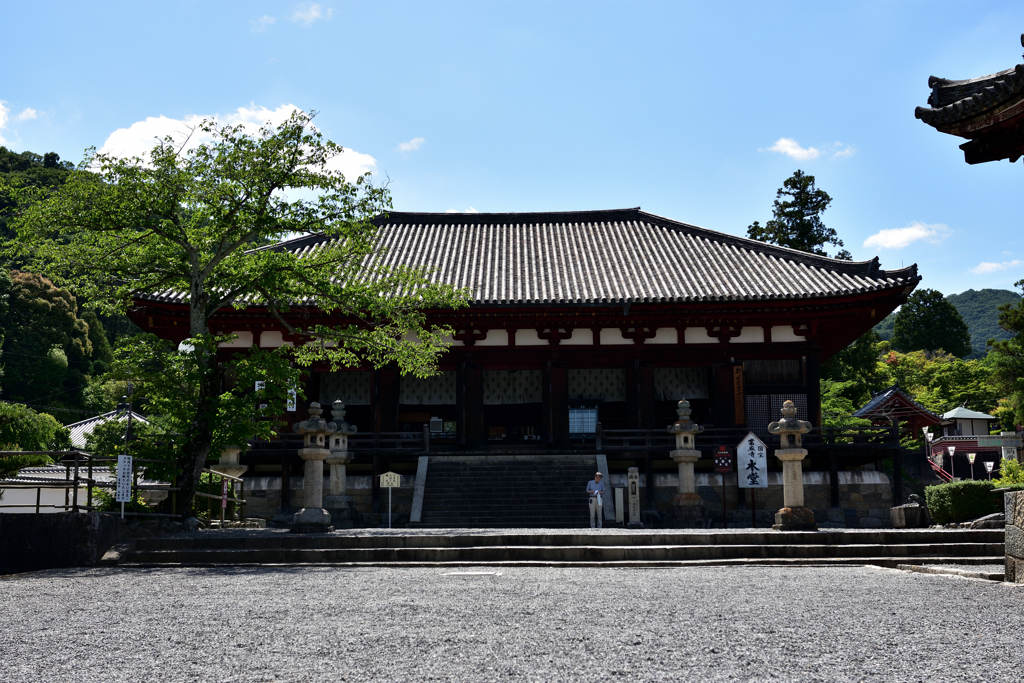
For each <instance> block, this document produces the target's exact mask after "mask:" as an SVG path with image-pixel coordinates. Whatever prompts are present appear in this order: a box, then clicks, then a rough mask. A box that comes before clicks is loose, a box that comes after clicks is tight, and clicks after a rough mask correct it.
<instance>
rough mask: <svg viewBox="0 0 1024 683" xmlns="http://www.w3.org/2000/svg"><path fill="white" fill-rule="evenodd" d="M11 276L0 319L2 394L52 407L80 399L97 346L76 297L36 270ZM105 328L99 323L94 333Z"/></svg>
mask: <svg viewBox="0 0 1024 683" xmlns="http://www.w3.org/2000/svg"><path fill="white" fill-rule="evenodd" d="M10 277H11V283H12V286H11V290H10V294H9V299H8V310H7V315H5V316H4V317H3V319H2V321H0V327H3V329H4V330H5V335H4V337H5V338H4V343H3V357H4V364H5V366H6V373H7V378H8V381H7V382H6V383H5V384H4V387H3V396H4V398H5V399H7V400H10V401H16V402H19V403H29V404H33V405H36V404H39V405H46V406H53V407H60V406H68V405H71V406H78V405H81V396H82V390H83V389H84V388H85V385H86V383H87V381H88V376H89V375H90V374H91V371H92V369H91V358H92V353H93V346H92V342H91V341H90V330H89V325H88V324H87V323H86V322H85V321H84V320H82V319H81V318H79V317H78V315H77V310H78V304H77V302H76V301H75V297H74V296H72V295H71V293H70V292H68V291H67V290H66V289H61V288H59V287H57V286H55V285H54V284H53V283H52V282H51V281H50V280H48V279H46V278H44V277H41V276H40V275H37V274H35V273H24V272H21V271H14V272H12V273H11V274H10ZM102 333H103V330H102V328H100V329H98V330H97V331H96V332H94V335H95V334H99V335H102Z"/></svg>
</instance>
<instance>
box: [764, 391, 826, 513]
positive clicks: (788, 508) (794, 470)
mask: <svg viewBox="0 0 1024 683" xmlns="http://www.w3.org/2000/svg"><path fill="white" fill-rule="evenodd" d="M768 431H769V432H770V433H772V434H778V435H779V445H780V446H781V448H778V449H776V451H775V457H777V458H778V459H779V460H781V461H782V487H783V489H782V500H783V505H784V506H785V507H783V508H782V509H781V510H779V511H778V512H776V513H775V524H774V525H772V528H773V529H775V530H776V531H817V530H818V525H817V524H816V523H815V522H814V513H813V512H811V511H810V510H809V509H807V508H806V507H804V467H803V459H804V458H805V457H807V449H805V448H802V447H801V446H802V444H801V436H802V435H804V434H806V433H807V432H809V431H811V423H810V422H807V421H806V420H798V419H796V406H795V405H793V402H792V401H786V402H785V403H783V404H782V419H781V420H779V421H778V422H772V423H771V424H769V425H768Z"/></svg>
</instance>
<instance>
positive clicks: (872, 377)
mask: <svg viewBox="0 0 1024 683" xmlns="http://www.w3.org/2000/svg"><path fill="white" fill-rule="evenodd" d="M881 341H882V340H881V338H880V337H879V336H878V333H877V332H875V331H874V330H868V331H867V332H865V333H864V334H862V335H861V336H860V337H858V338H857V340H856V341H854V342H853V343H852V344H850V345H849V346H847V347H846V348H845V349H843V350H842V351H840V352H839V353H837V354H835V355H834V356H832V357H831V358H829V359H828V360H826V361H825V362H823V363H822V364H821V381H822V383H823V384H822V392H824V390H825V388H824V382H832V383H833V384H834V385H835V384H842V387H841V389H839V390H838V391H842V395H843V396H844V397H845V398H847V399H848V400H850V401H851V402H852V403H853V405H854V406H861V405H863V404H864V403H866V402H867V401H868V399H870V398H871V392H872V391H875V390H878V389H881V388H882V387H883V386H884V382H885V379H884V373H882V372H881V370H880V368H879V355H880V349H879V343H880V342H881ZM822 395H824V393H822Z"/></svg>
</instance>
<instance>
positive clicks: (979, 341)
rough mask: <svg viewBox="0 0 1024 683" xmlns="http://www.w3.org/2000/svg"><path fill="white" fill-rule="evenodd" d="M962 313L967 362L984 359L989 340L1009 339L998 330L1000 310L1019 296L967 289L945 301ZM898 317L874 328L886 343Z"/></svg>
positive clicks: (1016, 300)
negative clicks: (968, 335)
mask: <svg viewBox="0 0 1024 683" xmlns="http://www.w3.org/2000/svg"><path fill="white" fill-rule="evenodd" d="M946 300H947V301H949V303H951V304H953V306H954V307H955V308H956V310H957V311H958V312H959V313H960V317H961V318H963V319H964V322H965V323H967V327H968V328H969V329H970V331H971V353H970V355H968V356H966V358H971V359H977V358H984V357H985V353H986V350H985V342H986V341H988V340H989V339H1009V337H1010V336H1009V335H1008V334H1007V333H1006V332H1005V331H1004V330H1003V329H1002V328H1001V327H999V310H998V308H999V306H1001V305H1003V304H1011V305H1012V304H1016V303H1017V302H1018V301H1020V294H1017V292H1014V291H1012V290H1009V289H977V290H975V289H968V290H967V291H966V292H961V293H960V294H950V295H949V296H947V297H946ZM895 321H896V313H890V314H889V315H887V316H885V318H884V319H883V320H882V322H880V323H878V324H877V325H875V327H874V329H875V332H877V333H878V336H879V337H881V338H882V339H884V340H888V339H891V338H892V333H893V324H894V323H895Z"/></svg>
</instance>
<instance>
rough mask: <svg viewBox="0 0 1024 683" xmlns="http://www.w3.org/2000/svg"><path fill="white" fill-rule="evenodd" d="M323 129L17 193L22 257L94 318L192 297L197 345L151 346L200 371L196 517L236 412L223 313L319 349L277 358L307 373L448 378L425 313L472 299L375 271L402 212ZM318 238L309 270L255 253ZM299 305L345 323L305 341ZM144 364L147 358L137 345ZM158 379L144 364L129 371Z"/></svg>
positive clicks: (184, 153)
mask: <svg viewBox="0 0 1024 683" xmlns="http://www.w3.org/2000/svg"><path fill="white" fill-rule="evenodd" d="M311 120H312V114H306V113H302V112H296V113H294V114H293V115H292V116H291V117H290V118H289V120H288V121H286V122H285V123H283V124H281V125H279V126H277V127H270V126H269V125H268V126H266V127H263V128H261V129H260V130H259V132H258V133H255V134H250V133H249V132H247V131H246V130H245V129H244V128H243V127H242V126H217V125H214V124H212V123H209V122H204V123H202V124H201V125H200V126H199V129H198V130H196V131H194V132H193V133H194V134H195V135H197V136H206V137H207V138H208V139H209V140H210V141H209V142H205V143H202V144H193V145H190V144H187V143H185V142H183V141H182V140H176V139H173V138H170V137H169V138H167V139H164V140H162V141H160V142H159V143H158V144H157V145H156V146H155V147H154V148H153V149H152V151H151V152H150V153H149V159H148V160H146V161H143V160H142V159H138V158H133V159H119V158H115V157H112V156H109V155H105V154H98V153H92V154H91V155H90V156H89V157H88V158H87V159H86V161H85V162H84V163H83V165H82V166H81V167H80V169H79V170H77V171H75V172H73V173H72V174H71V175H70V177H69V178H68V180H67V181H66V182H65V183H64V185H63V186H61V187H60V188H59V189H57V190H56V191H54V192H51V193H46V192H41V191H28V190H27V189H22V190H18V191H17V193H16V195H17V199H18V202H19V213H18V216H17V218H16V219H15V221H14V223H15V226H16V228H17V230H18V236H19V240H20V244H19V245H18V247H19V249H18V251H17V252H16V253H17V254H19V255H21V256H22V257H24V258H28V259H29V260H30V263H31V266H32V267H33V268H35V269H39V270H42V271H45V272H47V273H48V274H49V275H50V276H51V277H53V278H54V279H55V280H56V281H57V282H58V283H60V284H62V285H64V286H68V287H71V288H73V289H74V290H75V291H76V293H78V294H80V295H81V296H82V297H83V298H84V300H86V301H87V302H89V304H91V305H95V306H99V307H101V308H102V309H103V310H104V311H105V312H107V313H111V312H117V313H121V312H123V311H124V310H125V307H126V305H127V304H128V302H130V301H131V300H132V297H133V296H134V295H135V294H136V293H139V292H156V291H161V290H174V291H178V292H181V293H182V294H184V295H186V299H185V300H186V301H187V305H188V309H189V325H190V333H191V335H192V336H191V338H190V340H189V341H188V344H189V346H187V347H185V348H184V349H183V350H181V351H179V350H178V349H176V348H174V349H171V348H167V347H166V346H160V345H159V342H157V341H156V340H154V339H152V338H150V339H149V341H148V342H144V343H147V344H149V345H150V346H151V347H152V350H151V351H150V353H151V354H152V355H153V356H154V358H152V359H150V361H147V362H148V363H149V364H150V366H152V367H161V366H164V367H166V366H169V365H172V364H174V363H180V364H183V365H187V364H191V367H192V368H193V370H192V371H191V372H192V375H191V379H190V380H189V381H190V382H193V383H194V390H193V391H190V392H187V393H186V394H184V395H183V396H182V397H179V399H178V400H179V403H180V404H181V405H182V408H183V409H184V408H185V407H186V403H187V410H188V412H187V415H185V414H184V413H182V414H181V417H179V418H178V420H177V422H178V423H179V424H181V432H180V433H179V434H177V437H176V438H177V439H178V442H179V443H181V450H180V451H179V457H178V466H179V468H180V469H181V475H182V476H181V480H180V482H181V486H182V489H183V491H182V494H183V498H184V500H185V503H186V504H188V503H190V502H191V499H192V497H193V495H194V492H195V489H196V486H197V484H198V482H199V475H200V471H201V469H202V467H203V466H204V464H205V462H206V460H207V458H208V457H210V456H211V449H212V448H213V447H214V445H215V444H216V442H217V440H218V438H220V437H219V436H218V435H219V434H224V433H225V432H226V431H227V428H226V427H225V424H224V422H223V420H224V419H225V418H224V416H225V414H230V413H231V411H230V410H227V411H225V409H224V402H225V401H230V400H233V399H231V398H225V392H224V387H225V386H226V382H227V380H228V379H229V378H228V376H227V375H226V372H227V369H226V368H225V367H224V366H223V365H221V364H219V363H218V362H217V359H216V342H217V339H216V338H214V337H213V336H212V335H211V334H210V328H209V321H210V319H211V317H212V316H214V315H215V314H216V313H217V312H218V311H221V310H223V309H224V308H228V307H232V306H235V307H238V308H241V307H245V306H261V307H265V308H266V310H267V311H268V313H269V314H270V315H272V316H275V317H276V318H277V319H278V320H279V322H280V324H281V325H282V326H284V327H286V328H287V329H289V330H290V331H291V332H293V333H295V334H298V335H300V336H304V337H305V338H306V339H308V340H310V341H314V342H319V343H312V344H305V343H304V344H299V345H296V346H297V348H296V349H295V350H294V351H289V350H288V349H287V348H285V349H281V350H280V351H279V352H277V353H278V354H280V355H283V354H287V353H293V354H294V358H295V359H296V360H297V362H299V363H300V364H308V363H310V362H312V361H313V360H314V359H324V360H326V361H328V362H329V363H330V364H331V365H332V366H333V367H338V366H343V365H353V364H355V363H359V362H361V361H363V360H366V361H368V362H370V363H373V364H375V365H378V366H379V365H383V364H386V363H391V362H394V363H397V365H398V366H399V368H400V370H401V371H402V372H404V373H414V374H417V375H421V376H422V375H429V374H431V373H433V372H435V371H436V362H437V358H438V357H439V355H440V354H441V353H443V352H444V350H445V349H446V348H447V342H446V341H445V335H447V334H450V333H451V330H450V329H448V328H446V327H443V326H432V325H428V324H427V322H426V318H425V315H424V312H423V311H424V309H427V308H439V307H447V306H457V305H464V304H465V301H466V298H467V296H466V294H465V293H464V292H461V291H458V290H455V289H454V288H452V287H449V286H446V285H438V284H435V283H432V282H431V281H430V274H429V273H426V272H424V271H422V270H418V269H410V268H403V269H393V268H389V267H386V266H384V265H382V263H381V260H379V259H378V260H375V259H374V258H373V257H374V253H373V250H374V248H375V247H374V244H375V242H374V239H373V238H374V234H375V232H376V226H375V223H374V222H373V218H374V217H375V216H377V215H379V214H380V213H381V212H383V211H386V210H387V209H388V208H390V195H389V193H388V192H387V189H386V188H382V187H375V186H374V185H372V184H371V183H370V182H369V178H368V177H367V176H364V177H360V178H358V179H357V180H356V181H355V182H354V183H351V182H348V181H347V180H346V179H345V178H344V176H343V175H342V174H341V173H339V172H337V171H334V170H331V168H330V167H329V162H330V161H331V159H332V158H334V157H336V156H337V155H339V154H340V153H341V152H342V148H341V147H340V146H338V145H336V144H334V143H333V142H330V141H326V140H324V139H323V138H322V136H321V134H320V133H319V131H317V130H316V129H315V128H314V127H313V126H312V123H311ZM87 167H88V168H91V169H92V172H90V171H87V170H86V168H87ZM311 194H312V195H314V198H309V196H310V195H311ZM308 233H316V234H321V235H323V236H324V237H325V238H326V239H325V240H324V242H322V243H321V244H320V245H318V248H317V249H316V250H313V251H310V252H305V253H303V254H301V255H298V254H292V253H290V252H288V251H287V250H284V249H279V248H254V247H258V246H260V245H267V244H272V243H275V242H278V241H280V240H282V239H284V238H286V237H288V236H291V235H296V234H308ZM295 302H303V303H302V305H303V306H307V305H308V306H316V307H317V308H318V309H319V310H320V311H322V312H324V313H329V314H330V315H331V319H333V320H338V321H341V322H340V323H339V324H337V325H334V326H328V325H311V326H309V327H306V328H297V327H294V326H293V325H292V324H291V323H290V322H289V320H288V318H287V317H286V315H285V314H286V313H287V312H288V311H289V309H290V308H291V307H292V306H294V305H295ZM327 342H331V343H327ZM141 343H143V342H140V344H141ZM130 355H131V357H132V358H139V357H143V356H145V353H142V352H141V351H140V349H139V348H138V347H137V346H136V347H134V349H133V350H132V352H131V354H130ZM183 356H184V357H187V362H186V360H183V359H182V358H183ZM261 358H262V359H267V358H268V356H265V355H264V356H262V357H261ZM145 369H146V368H145V366H144V365H143V364H136V366H135V367H134V368H131V367H130V368H128V372H129V374H131V373H133V372H141V371H143V370H145ZM145 376H148V375H143V377H145ZM142 390H143V387H140V391H142ZM238 422H239V424H237V425H235V426H234V427H232V429H233V428H236V427H237V429H239V430H241V431H239V432H238V433H236V434H235V435H233V436H231V438H232V439H238V440H241V438H242V436H244V435H245V433H246V432H247V433H250V434H251V433H253V429H254V428H246V427H245V426H244V424H250V425H251V424H253V423H251V422H249V421H248V420H239V421H238ZM243 423H244V424H243ZM225 438H227V437H225ZM239 445H241V444H239Z"/></svg>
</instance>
